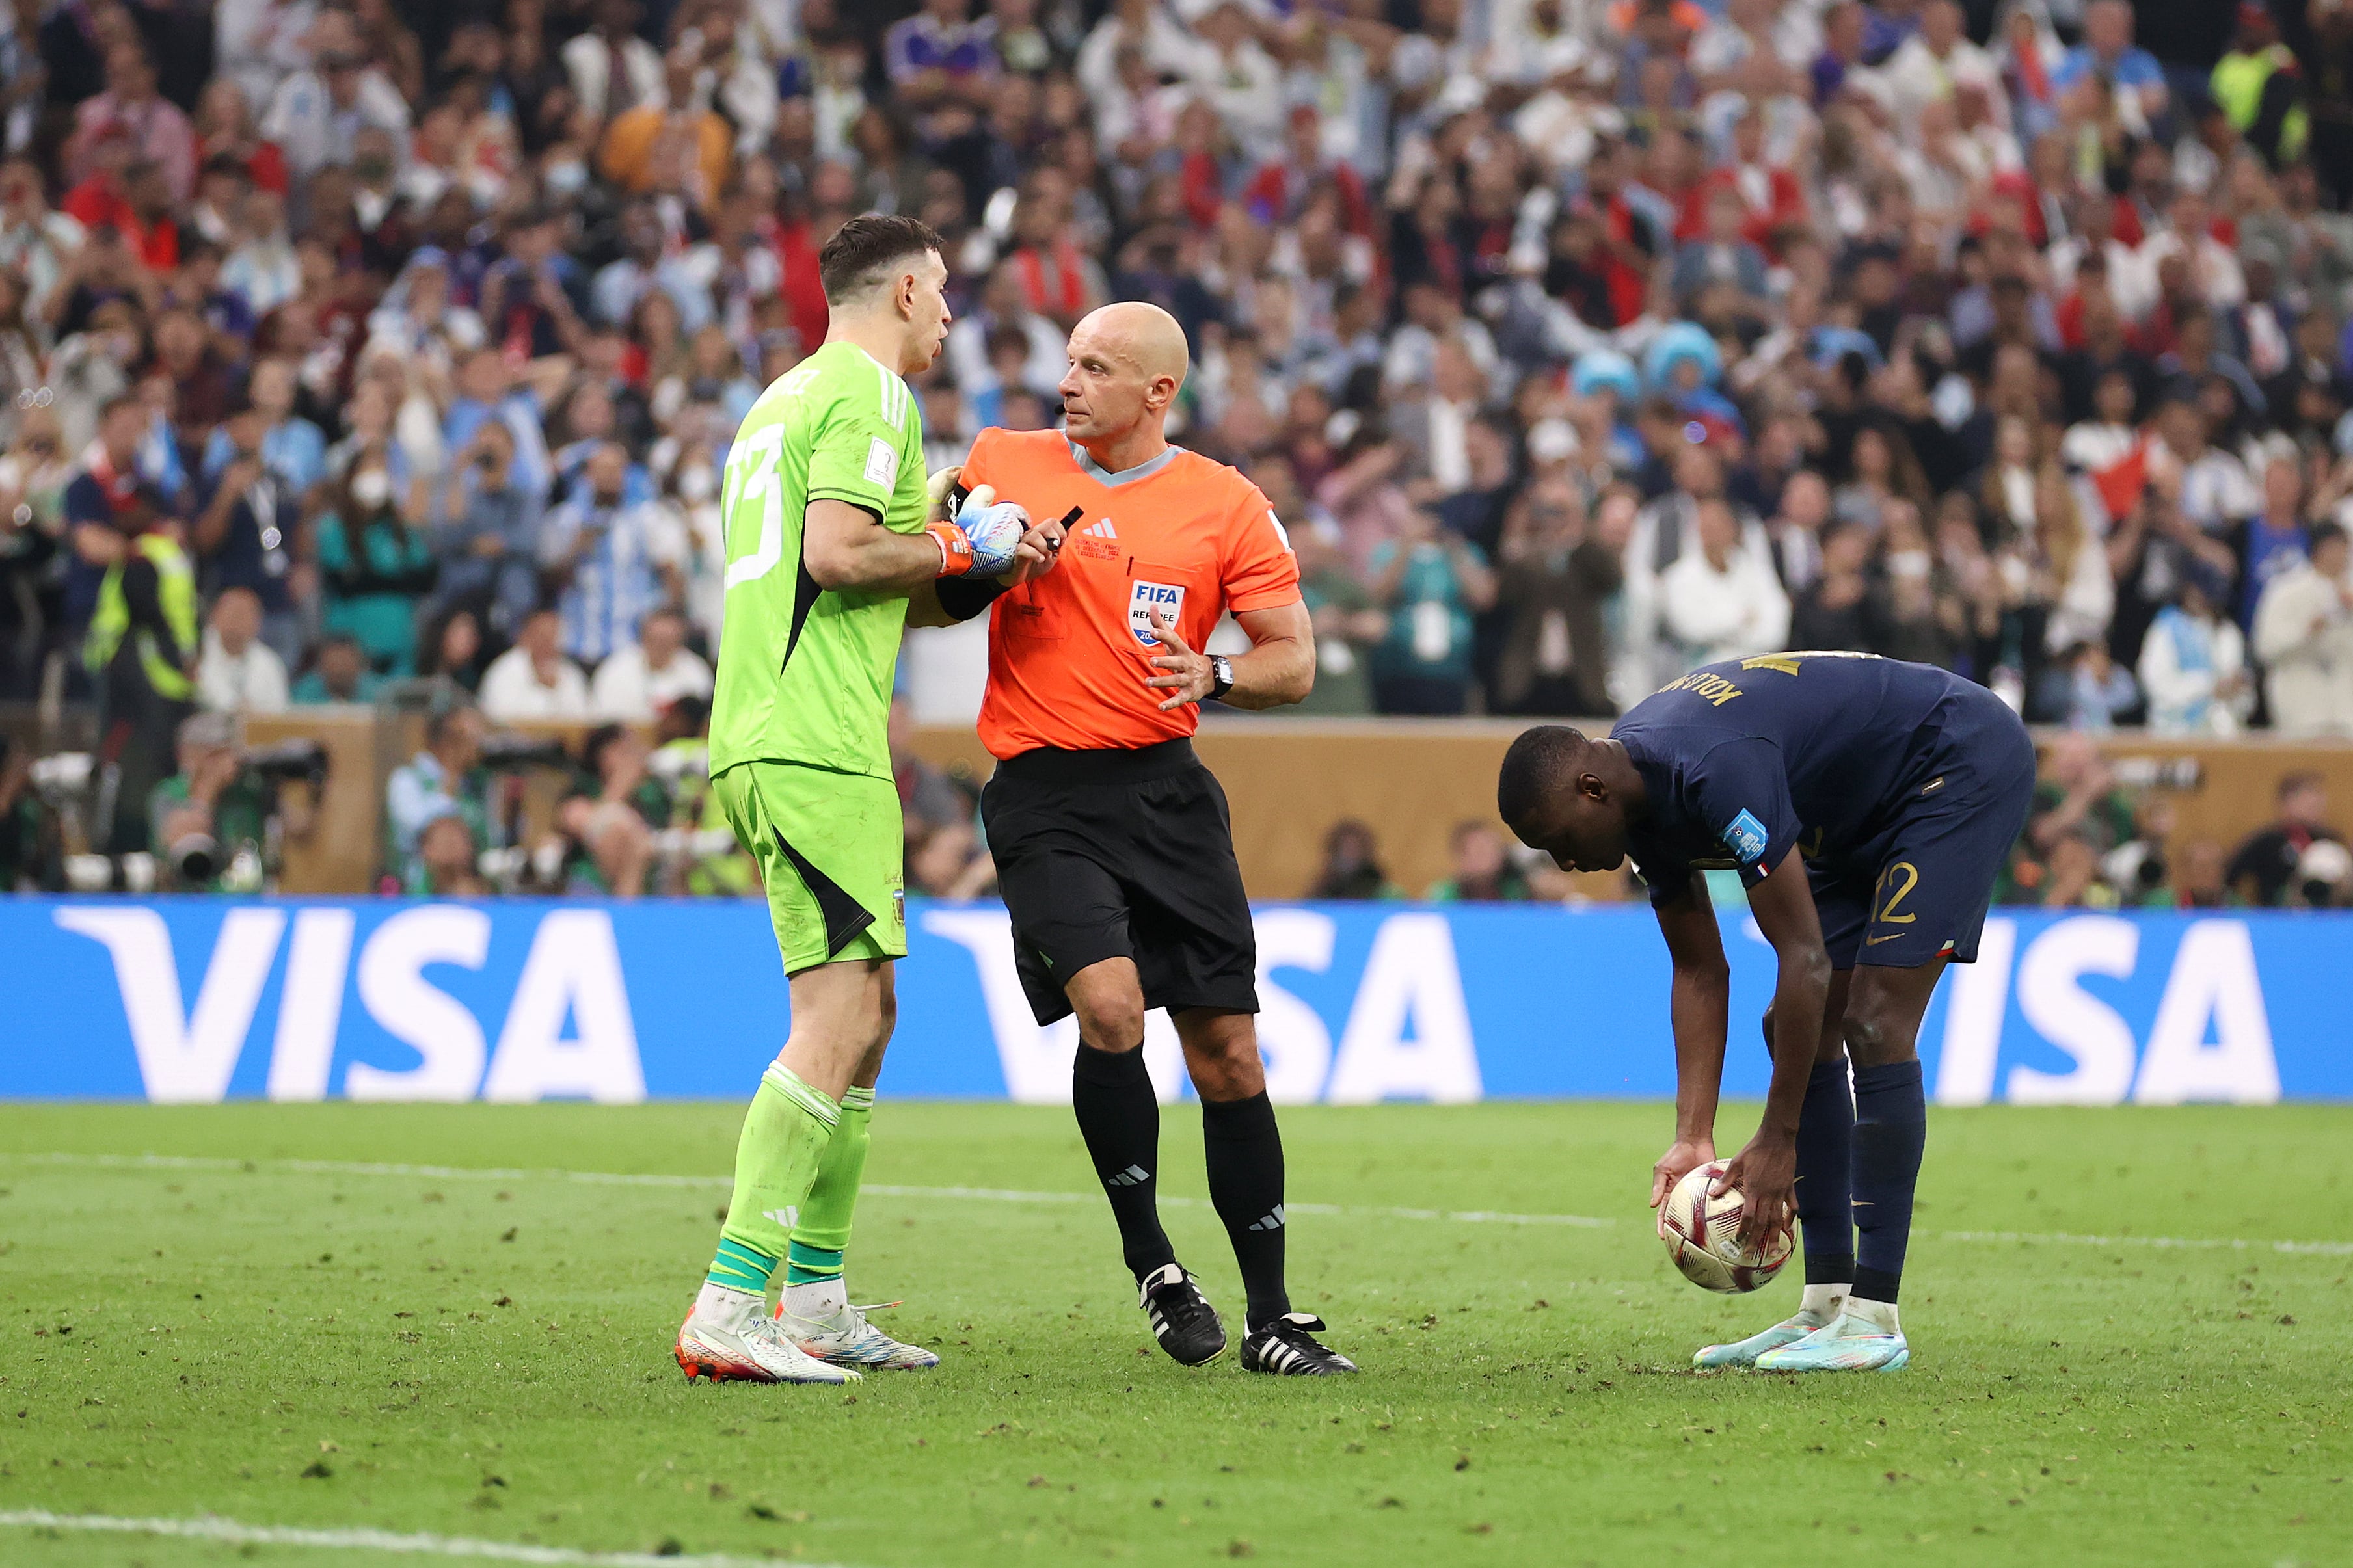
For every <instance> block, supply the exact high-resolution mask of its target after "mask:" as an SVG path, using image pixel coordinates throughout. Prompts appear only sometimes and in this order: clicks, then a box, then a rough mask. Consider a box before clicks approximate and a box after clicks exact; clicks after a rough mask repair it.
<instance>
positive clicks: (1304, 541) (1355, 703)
mask: <svg viewBox="0 0 2353 1568" xmlns="http://www.w3.org/2000/svg"><path fill="white" fill-rule="evenodd" d="M1270 499H1272V497H1271V496H1270ZM1275 510H1276V511H1277V512H1278V513H1280V512H1281V510H1282V508H1281V506H1280V505H1278V506H1277V507H1276V509H1275ZM1294 515H1295V514H1294ZM1338 533H1339V529H1338V527H1337V525H1336V524H1334V523H1332V522H1330V521H1326V520H1320V519H1308V520H1304V521H1295V522H1293V524H1292V525H1291V544H1292V552H1293V555H1295V556H1296V557H1297V558H1298V561H1299V594H1300V598H1301V599H1302V600H1303V602H1304V603H1305V604H1306V605H1307V613H1308V615H1309V616H1311V617H1313V619H1314V624H1315V687H1314V690H1312V691H1310V692H1309V693H1308V694H1307V700H1305V701H1303V702H1302V703H1300V704H1299V705H1298V706H1299V708H1300V710H1301V711H1303V712H1310V713H1348V714H1356V713H1370V712H1371V711H1372V710H1373V680H1372V663H1373V650H1374V649H1375V648H1376V647H1377V646H1378V645H1379V643H1380V641H1381V639H1382V638H1384V637H1387V636H1388V629H1389V623H1388V616H1385V615H1383V614H1382V613H1381V612H1380V611H1379V610H1377V609H1375V608H1373V595H1372V592H1371V590H1370V589H1368V588H1367V587H1366V585H1365V583H1364V580H1363V579H1362V578H1361V577H1359V576H1357V575H1356V573H1355V572H1354V571H1352V570H1350V569H1349V564H1348V558H1347V554H1346V552H1345V551H1344V550H1343V549H1342V548H1341V545H1340V542H1339V540H1338V538H1337V535H1338Z"/></svg>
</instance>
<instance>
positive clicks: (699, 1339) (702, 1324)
mask: <svg viewBox="0 0 2353 1568" xmlns="http://www.w3.org/2000/svg"><path fill="white" fill-rule="evenodd" d="M767 1308H768V1303H767V1301H766V1300H765V1299H764V1298H762V1297H759V1296H754V1295H753V1294H752V1293H751V1292H750V1291H748V1290H730V1289H727V1288H726V1287H725V1286H723V1285H713V1284H711V1283H709V1282H708V1281H705V1282H704V1284H703V1287H702V1292H701V1294H699V1295H697V1296H696V1297H695V1299H694V1309H693V1310H691V1311H690V1312H688V1313H687V1315H686V1321H685V1322H683V1323H681V1324H680V1325H679V1331H678V1349H677V1352H676V1353H677V1356H678V1364H679V1368H680V1370H681V1371H682V1372H684V1373H686V1380H687V1381H688V1382H689V1383H692V1382H693V1381H694V1380H695V1379H696V1378H697V1377H707V1378H709V1379H710V1380H711V1381H712V1382H713V1383H835V1384H839V1383H850V1382H854V1381H855V1380H856V1379H857V1378H858V1376H859V1373H857V1372H856V1371H855V1370H853V1369H850V1368H848V1367H839V1366H834V1365H832V1364H830V1363H826V1362H822V1361H819V1360H818V1359H817V1358H816V1357H815V1356H812V1355H810V1354H808V1353H807V1352H805V1351H803V1350H802V1349H801V1348H800V1346H798V1345H797V1344H795V1343H794V1342H793V1341H792V1337H791V1336H790V1335H788V1334H786V1332H785V1331H784V1327H783V1325H781V1324H779V1323H778V1322H777V1321H776V1320H775V1319H774V1318H771V1317H770V1316H768V1310H767Z"/></svg>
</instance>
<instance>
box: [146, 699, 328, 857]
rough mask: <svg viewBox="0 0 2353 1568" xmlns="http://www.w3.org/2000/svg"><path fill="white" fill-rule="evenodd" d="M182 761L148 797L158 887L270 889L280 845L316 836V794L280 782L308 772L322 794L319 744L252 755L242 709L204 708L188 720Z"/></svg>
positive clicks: (181, 746) (184, 723) (314, 788)
mask: <svg viewBox="0 0 2353 1568" xmlns="http://www.w3.org/2000/svg"><path fill="white" fill-rule="evenodd" d="M298 752H299V753H300V754H297V753H298ZM179 761H180V771H179V772H178V773H174V774H173V775H172V776H171V777H170V778H167V779H165V780H164V782H163V783H161V784H157V785H156V786H155V787H154V789H153V791H152V792H151V793H150V794H149V795H148V796H147V820H148V823H149V832H150V835H151V838H152V842H153V845H154V849H155V858H156V860H157V862H158V868H159V878H158V883H157V885H158V886H159V887H160V888H162V889H164V890H167V891H175V892H184V893H259V892H262V891H264V890H266V889H268V888H269V885H270V884H271V882H272V881H274V879H275V878H276V874H277V870H278V864H277V862H278V847H279V845H280V842H282V841H284V840H287V839H291V840H294V841H296V842H298V843H299V842H300V841H301V840H302V839H305V838H308V837H310V834H311V824H312V820H313V818H312V816H311V804H312V801H311V799H296V800H285V799H282V798H281V797H280V795H279V794H278V792H277V789H276V787H275V784H276V781H277V780H278V779H279V778H280V777H286V776H294V775H296V774H300V773H306V772H307V773H308V774H309V776H310V777H311V781H312V783H311V796H312V799H315V797H316V795H317V791H318V784H319V781H320V779H321V778H322V776H323V774H322V772H320V771H319V769H320V765H321V759H320V758H319V755H318V752H317V749H316V748H315V747H312V746H308V745H306V744H304V743H301V742H297V743H296V744H295V746H293V747H288V748H274V749H272V751H271V752H269V753H267V754H256V753H251V752H247V751H246V749H245V748H244V747H243V746H242V745H241V744H240V743H239V742H238V735H237V717H236V716H235V715H234V714H230V713H209V712H208V713H196V714H193V715H191V716H190V717H188V718H186V719H185V720H182V721H181V722H180V732H179ZM273 824H274V828H275V830H274V831H273Z"/></svg>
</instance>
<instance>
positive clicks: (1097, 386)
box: [1060, 300, 1192, 448]
mask: <svg viewBox="0 0 2353 1568" xmlns="http://www.w3.org/2000/svg"><path fill="white" fill-rule="evenodd" d="M1070 354H1071V368H1070V371H1069V373H1068V374H1065V375H1064V376H1063V377H1062V384H1061V387H1060V391H1061V395H1062V418H1063V426H1064V428H1065V429H1066V430H1067V431H1068V433H1069V435H1070V437H1071V440H1073V441H1075V442H1077V443H1078V444H1079V445H1080V446H1082V447H1089V448H1092V447H1095V446H1097V445H1099V444H1107V443H1116V442H1121V441H1124V440H1125V439H1127V438H1128V437H1132V436H1133V435H1134V434H1135V433H1137V432H1138V430H1139V428H1140V427H1144V426H1147V425H1148V427H1149V428H1150V430H1151V431H1152V432H1153V434H1154V435H1155V436H1157V435H1158V433H1159V431H1160V428H1161V426H1162V424H1163V422H1165V421H1166V418H1167V417H1168V409H1169V406H1170V405H1172V404H1173V403H1175V402H1176V393H1177V390H1178V389H1179V388H1180V387H1182V386H1183V385H1184V384H1185V376H1186V374H1187V371H1188V370H1190V369H1191V364H1192V362H1191V358H1190V356H1189V355H1188V354H1187V352H1186V347H1185V329H1184V328H1183V327H1182V326H1181V325H1179V324H1178V323H1177V321H1176V317H1174V316H1172V315H1170V314H1169V313H1168V312H1167V311H1166V310H1162V309H1161V308H1160V307H1159V306H1157V305H1152V304H1146V303H1145V302H1144V301H1142V300H1124V301H1122V302H1120V303H1118V304H1115V305H1105V306H1103V307H1102V308H1101V309H1099V310H1091V311H1089V312H1088V313H1087V314H1086V315H1085V316H1084V317H1082V319H1081V320H1080V321H1079V324H1078V325H1077V326H1076V327H1075V328H1073V329H1072V330H1071V349H1070Z"/></svg>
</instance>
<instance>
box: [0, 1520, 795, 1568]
mask: <svg viewBox="0 0 2353 1568" xmlns="http://www.w3.org/2000/svg"><path fill="white" fill-rule="evenodd" d="M0 1525H13V1526H16V1527H17V1528H19V1529H25V1530H60V1531H62V1530H78V1531H95V1532H97V1533H100V1534H104V1535H168V1536H174V1537H177V1538H178V1539H181V1540H184V1541H216V1542H223V1543H225V1544H227V1545H230V1546H308V1547H314V1548H321V1549H324V1550H327V1551H331V1552H332V1551H341V1552H403V1553H406V1554H407V1555H410V1556H416V1557H480V1558H489V1559H491V1561H494V1562H499V1563H536V1564H540V1565H542V1568H775V1560H774V1559H773V1558H765V1557H729V1556H712V1555H704V1556H686V1555H678V1556H667V1557H666V1556H663V1555H660V1554H659V1553H657V1552H576V1551H575V1550H573V1549H572V1548H571V1547H568V1546H527V1545H524V1544H522V1543H521V1542H507V1541H478V1540H474V1539H472V1538H470V1537H468V1536H463V1535H427V1534H422V1533H416V1534H411V1533H404V1532H399V1531H389V1530H373V1529H369V1528H366V1527H364V1526H362V1527H359V1528H355V1529H348V1530H301V1529H294V1528H291V1527H288V1526H284V1525H274V1524H240V1523H238V1522H237V1521H236V1520H233V1519H220V1518H216V1517H215V1516H213V1515H211V1514H206V1515H204V1516H202V1517H199V1518H196V1519H115V1518H112V1517H111V1516H109V1515H106V1514H102V1513H50V1512H48V1511H47V1510H44V1509H19V1510H15V1511H13V1512H7V1513H0ZM808 1568H839V1565H838V1564H832V1565H827V1564H810V1565H808Z"/></svg>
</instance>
